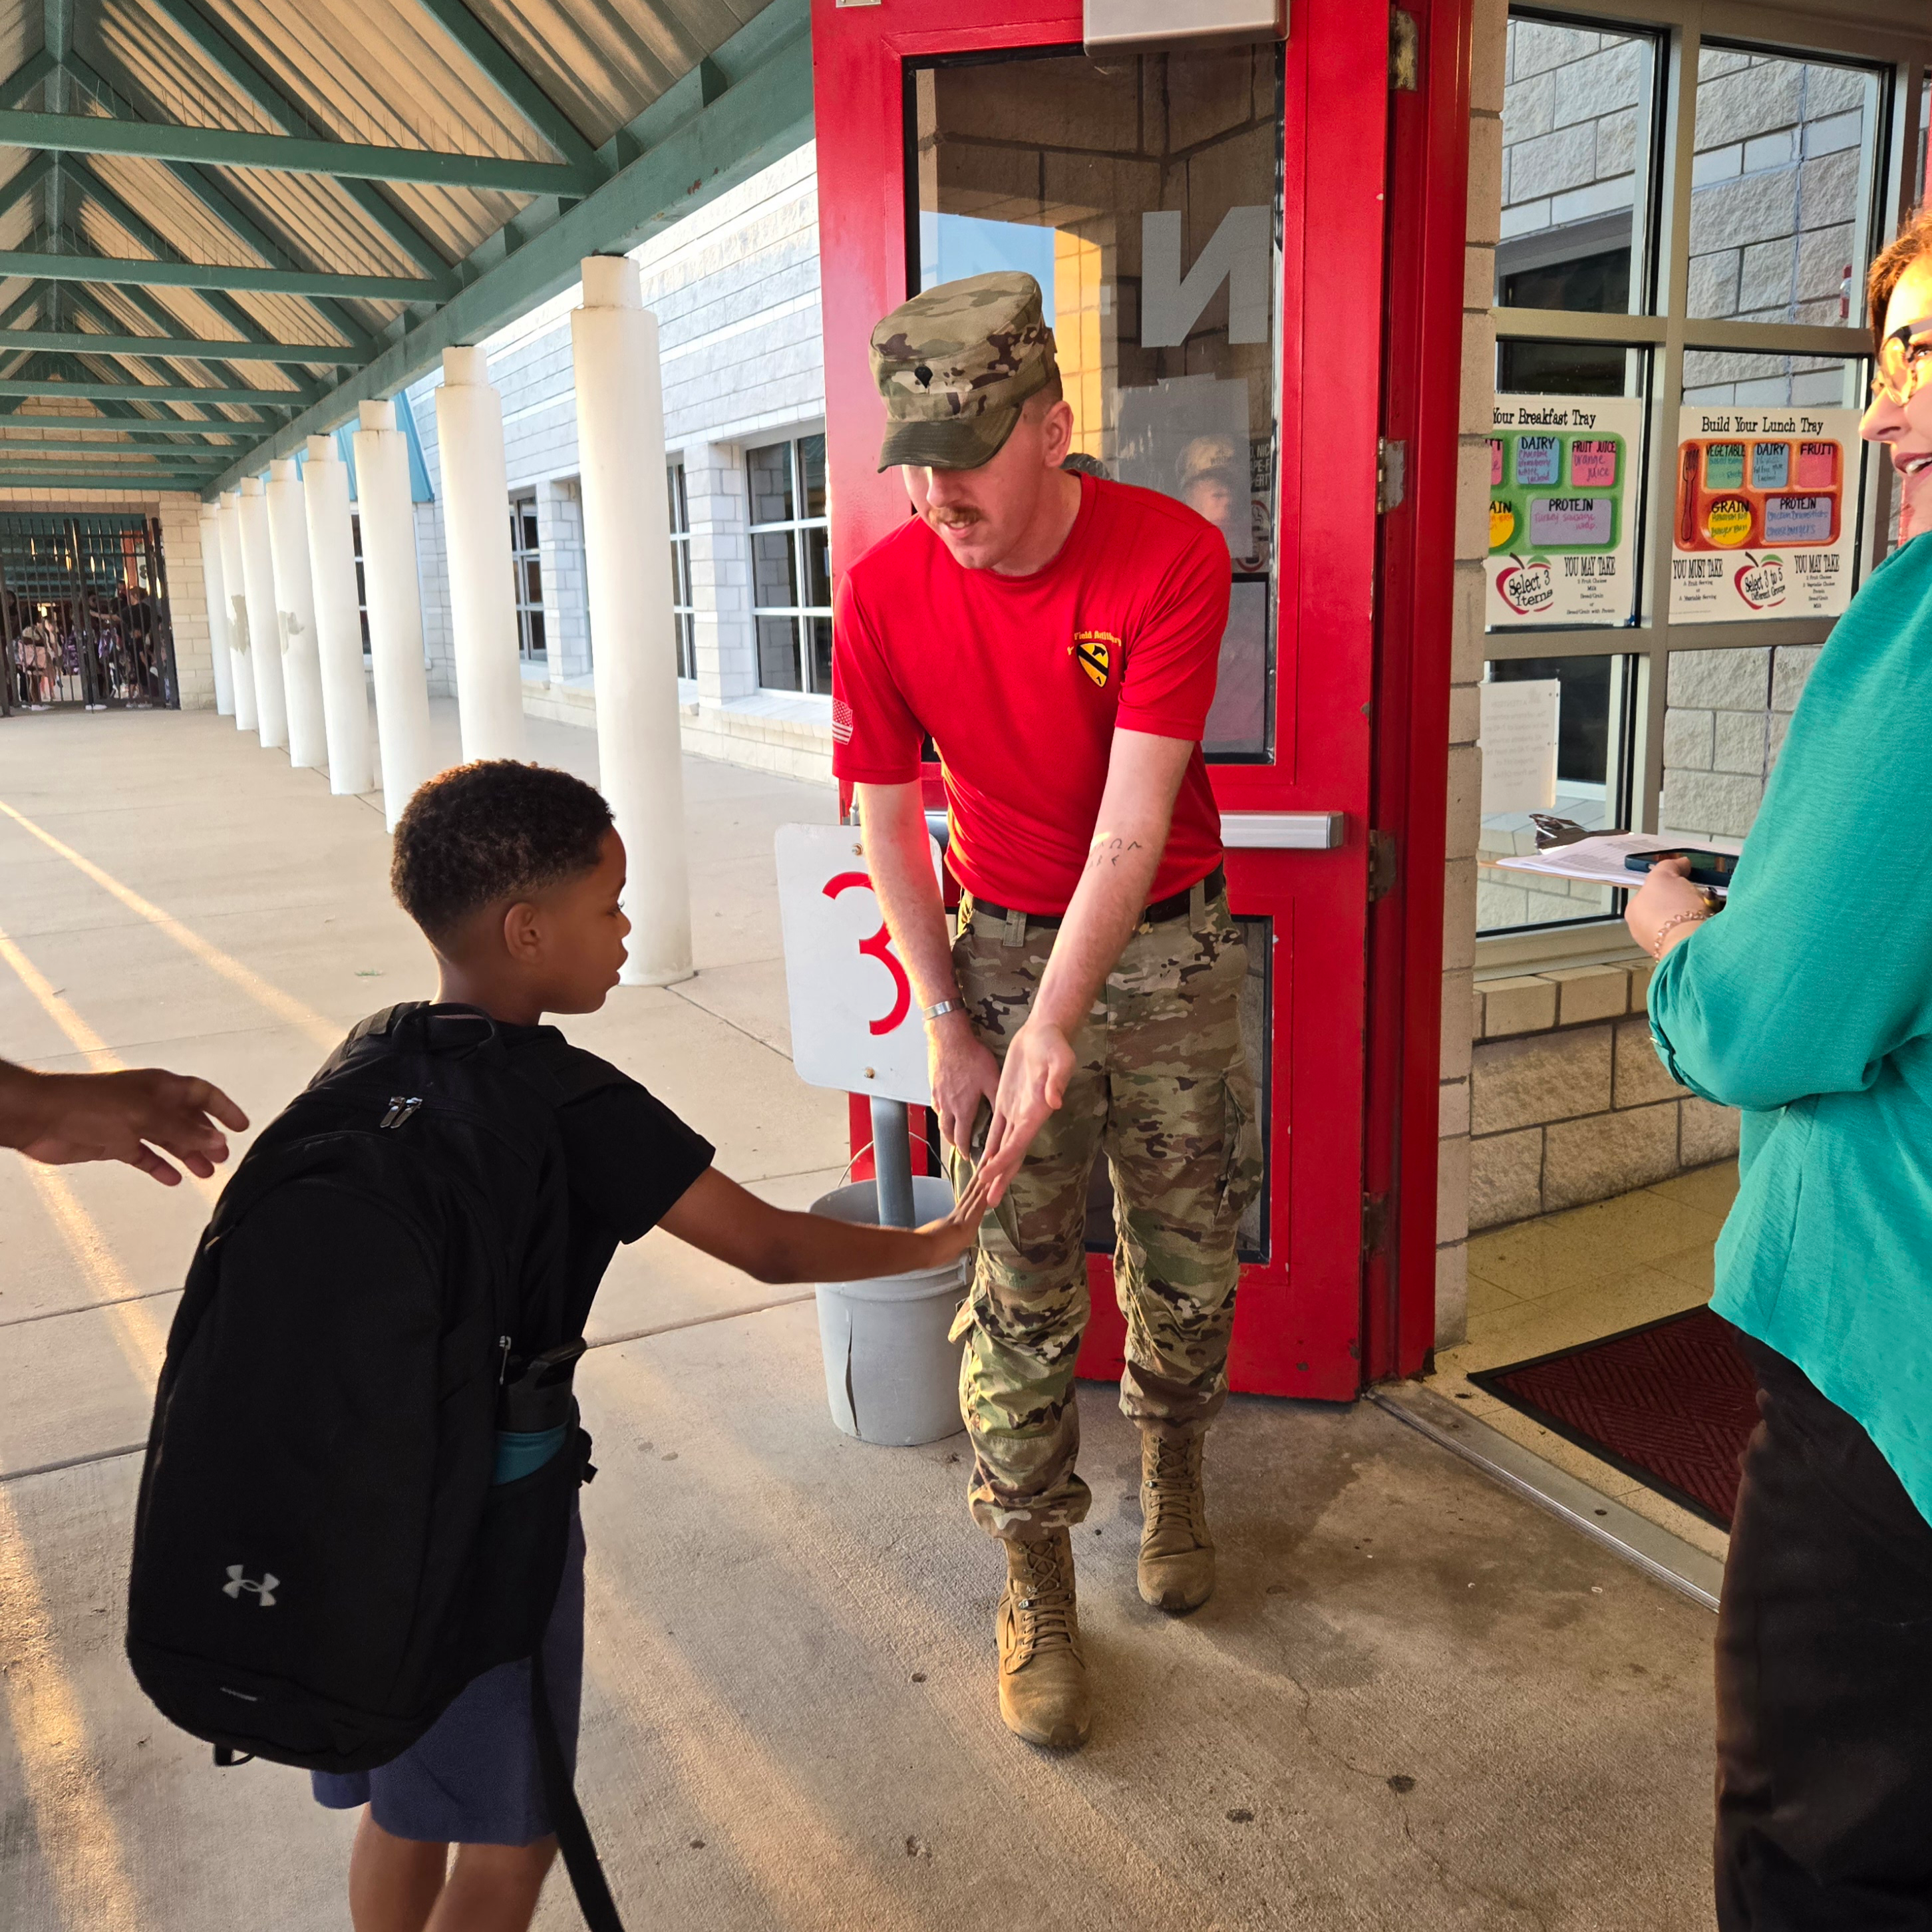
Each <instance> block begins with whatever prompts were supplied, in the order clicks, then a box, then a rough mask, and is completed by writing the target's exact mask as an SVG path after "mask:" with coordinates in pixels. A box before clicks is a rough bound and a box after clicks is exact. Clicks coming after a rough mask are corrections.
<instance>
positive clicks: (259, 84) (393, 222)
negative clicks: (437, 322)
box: [151, 0, 456, 290]
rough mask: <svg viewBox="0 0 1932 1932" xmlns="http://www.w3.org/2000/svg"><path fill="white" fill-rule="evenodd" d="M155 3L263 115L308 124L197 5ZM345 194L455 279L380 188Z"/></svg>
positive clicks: (349, 189)
mask: <svg viewBox="0 0 1932 1932" xmlns="http://www.w3.org/2000/svg"><path fill="white" fill-rule="evenodd" d="M151 5H153V6H154V8H155V10H157V12H158V13H161V14H163V16H164V17H166V19H167V20H169V21H170V22H171V23H172V24H173V26H174V28H175V31H176V32H178V34H180V35H181V37H182V38H183V39H184V40H186V41H187V43H188V44H189V45H190V46H192V47H193V49H194V50H195V51H196V52H197V53H198V54H199V55H201V57H202V59H204V60H205V61H206V62H208V65H210V66H211V67H212V68H214V70H215V71H216V72H217V74H220V76H221V77H222V78H223V80H226V82H227V83H228V84H229V86H231V87H233V89H235V90H236V92H237V93H239V95H241V96H242V98H243V99H244V100H245V101H248V102H249V103H250V104H251V105H252V106H253V107H254V108H255V110H256V111H257V113H260V114H262V115H264V116H266V118H268V119H269V120H271V121H277V122H279V123H280V124H281V129H282V130H283V131H284V133H286V132H287V130H288V129H289V128H290V127H299V126H301V125H302V119H303V116H302V112H301V110H299V108H298V107H296V104H295V103H294V102H293V101H291V100H290V98H289V97H288V96H287V95H286V94H284V92H282V90H281V89H280V88H279V87H278V86H276V84H275V81H274V80H272V78H271V77H269V75H268V74H266V73H264V72H263V70H262V68H260V66H259V65H257V63H256V62H254V60H253V59H252V58H251V57H250V56H249V55H248V54H247V53H246V52H244V50H243V49H242V48H241V47H240V46H237V45H236V43H235V42H234V41H233V40H232V39H230V38H229V35H228V34H227V32H226V30H225V29H224V28H222V27H221V26H220V25H219V24H218V23H217V22H215V21H214V20H211V18H210V17H208V14H207V13H205V12H204V11H203V10H202V8H201V7H199V6H197V5H195V3H194V0H151ZM342 190H343V193H344V194H346V195H347V196H348V198H349V199H350V200H351V201H353V202H354V203H355V204H356V206H357V207H358V208H360V209H361V210H362V212H363V213H364V214H365V215H367V216H368V217H369V219H370V220H371V222H373V223H374V224H375V226H377V228H378V229H380V230H381V231H382V232H383V234H385V235H386V236H388V237H389V239H390V240H391V241H392V242H394V243H395V245H396V246H397V247H398V248H400V249H401V250H402V251H403V253H404V254H405V255H407V257H409V259H410V260H411V261H412V262H413V263H415V264H416V267H417V268H418V269H420V270H421V271H422V272H423V273H424V274H425V275H428V276H430V277H431V278H432V279H433V278H435V277H437V276H439V275H449V263H447V262H446V261H445V260H443V254H442V252H441V251H440V250H439V249H438V248H437V245H436V244H435V243H434V242H432V241H431V239H429V237H428V236H426V235H425V234H424V233H423V232H422V229H419V227H417V226H416V223H414V222H413V221H412V220H410V218H409V217H408V215H407V214H405V213H404V211H403V210H402V209H401V208H398V207H397V206H396V205H395V203H394V202H392V201H390V200H389V199H387V198H386V196H384V195H383V192H382V190H380V188H377V187H372V186H371V184H370V183H368V181H353V180H352V181H344V183H343V184H342ZM455 286H456V284H455V278H454V277H453V276H452V277H450V287H451V288H452V290H453V289H454V288H455Z"/></svg>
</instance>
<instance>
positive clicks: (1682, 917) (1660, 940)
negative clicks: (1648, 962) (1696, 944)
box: [1650, 912, 1711, 959]
mask: <svg viewBox="0 0 1932 1932" xmlns="http://www.w3.org/2000/svg"><path fill="white" fill-rule="evenodd" d="M1710 916H1711V915H1710V914H1709V913H1708V912H1680V913H1673V915H1672V916H1670V918H1669V919H1666V920H1665V921H1664V923H1663V924H1662V925H1661V926H1659V927H1658V929H1657V940H1656V943H1655V944H1654V945H1653V946H1652V947H1651V949H1650V956H1651V957H1652V959H1662V958H1663V957H1664V935H1665V934H1667V932H1670V929H1671V928H1672V927H1673V926H1682V925H1683V924H1684V923H1685V922H1686V921H1687V920H1688V921H1689V922H1690V923H1691V924H1692V925H1693V926H1695V925H1697V924H1698V923H1699V922H1700V921H1702V920H1704V919H1709V917H1710Z"/></svg>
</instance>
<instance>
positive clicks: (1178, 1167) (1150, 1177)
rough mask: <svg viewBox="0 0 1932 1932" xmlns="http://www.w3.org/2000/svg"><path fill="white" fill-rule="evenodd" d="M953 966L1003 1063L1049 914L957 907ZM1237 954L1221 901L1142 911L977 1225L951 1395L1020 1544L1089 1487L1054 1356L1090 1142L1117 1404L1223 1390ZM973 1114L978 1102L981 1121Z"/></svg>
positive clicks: (1188, 1424)
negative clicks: (1108, 1270) (1120, 1326)
mask: <svg viewBox="0 0 1932 1932" xmlns="http://www.w3.org/2000/svg"><path fill="white" fill-rule="evenodd" d="M960 912H961V929H960V934H959V938H958V939H957V940H956V941H955V943H954V945H953V969H954V971H955V972H956V974H958V976H959V986H960V989H961V990H962V992H963V993H964V994H965V1003H966V1009H967V1011H968V1013H970V1014H971V1016H972V1020H973V1025H974V1031H976V1032H977V1034H978V1035H979V1037H980V1040H981V1041H982V1043H983V1044H984V1045H986V1046H987V1047H988V1048H989V1049H991V1050H992V1053H993V1055H994V1057H995V1058H996V1059H998V1060H999V1061H1001V1062H1002V1063H1004V1060H1005V1058H1006V1053H1007V1047H1008V1046H1009V1045H1010V1043H1011V1042H1012V1040H1013V1036H1014V1034H1016V1033H1017V1032H1018V1031H1019V1028H1020V1027H1021V1025H1022V1023H1023V1022H1025V1019H1026V1017H1027V1015H1028V1013H1029V1011H1030V1010H1031V1007H1032V1004H1033V997H1034V993H1035V992H1036V991H1037V989H1038V987H1039V986H1040V978H1041V976H1042V975H1043V974H1044V973H1045V971H1046V962H1047V959H1048V958H1049V955H1050V954H1051V953H1052V950H1053V941H1054V940H1055V938H1056V937H1057V936H1058V929H1057V928H1052V929H1041V928H1040V927H1037V926H1035V927H1034V929H1033V930H1032V931H1031V933H1030V934H1029V933H1028V932H1027V930H1026V927H1025V923H1024V922H1022V921H1021V920H1019V919H1017V918H1016V919H1013V920H1012V921H1010V922H999V921H995V920H994V919H992V918H990V917H989V916H984V915H982V916H980V917H978V918H977V919H976V918H975V917H974V915H973V913H972V910H971V900H970V899H969V900H968V901H966V902H965V904H962V907H961V909H960ZM1246 974H1247V947H1246V945H1245V944H1244V941H1243V939H1242V936H1241V929H1240V928H1239V927H1238V926H1236V925H1235V922H1234V921H1233V920H1232V919H1231V918H1229V915H1228V907H1227V902H1226V899H1225V898H1217V899H1215V900H1214V901H1212V902H1204V901H1203V899H1202V895H1200V894H1199V893H1198V892H1197V893H1196V898H1195V906H1194V914H1193V916H1192V917H1190V918H1186V919H1169V920H1165V921H1163V922H1162V923H1161V924H1160V925H1159V926H1145V925H1143V926H1140V927H1139V928H1137V929H1136V931H1135V932H1134V933H1133V935H1132V937H1131V938H1130V939H1129V940H1128V941H1127V947H1126V949H1125V950H1124V951H1123V952H1122V953H1121V958H1120V960H1119V962H1118V965H1116V966H1115V968H1114V971H1112V974H1109V976H1108V980H1107V983H1106V986H1105V988H1104V989H1103V991H1102V993H1101V995H1100V998H1099V999H1098V1000H1097V1001H1095V1003H1094V1009H1093V1011H1092V1013H1091V1014H1090V1015H1089V1016H1088V1020H1087V1022H1086V1024H1085V1025H1084V1026H1082V1028H1081V1029H1080V1030H1079V1033H1078V1034H1076V1036H1075V1037H1074V1039H1073V1052H1074V1056H1075V1060H1076V1071H1075V1073H1074V1075H1073V1079H1072V1080H1071V1081H1070V1082H1069V1083H1068V1086H1067V1099H1066V1101H1065V1103H1064V1105H1063V1106H1061V1109H1060V1110H1059V1111H1058V1112H1057V1113H1055V1114H1052V1115H1049V1116H1048V1118H1047V1121H1046V1125H1045V1126H1044V1127H1042V1128H1041V1130H1040V1134H1039V1137H1038V1138H1037V1139H1036V1140H1035V1141H1034V1144H1033V1145H1032V1147H1031V1148H1030V1149H1029V1150H1028V1153H1027V1157H1026V1160H1025V1163H1024V1164H1023V1165H1022V1167H1021V1169H1020V1171H1019V1173H1018V1175H1016V1176H1015V1178H1014V1180H1013V1185H1012V1187H1010V1189H1009V1190H1008V1192H1007V1197H1006V1199H1004V1201H1002V1202H1001V1204H1000V1205H999V1207H998V1208H997V1209H996V1210H995V1212H994V1214H992V1216H989V1217H988V1219H987V1220H986V1223H984V1224H983V1226H982V1228H981V1229H980V1254H979V1263H978V1267H977V1270H976V1271H975V1273H974V1282H973V1289H972V1293H971V1295H970V1296H969V1298H968V1300H967V1302H966V1304H965V1306H964V1307H962V1309H961V1310H960V1313H959V1322H957V1323H956V1325H955V1328H954V1331H953V1332H954V1334H955V1335H956V1336H957V1335H959V1334H965V1336H966V1337H967V1343H966V1349H965V1360H964V1361H963V1363H962V1366H961V1370H960V1384H959V1398H960V1409H961V1411H962V1414H963V1415H964V1416H965V1422H966V1427H967V1428H968V1430H969V1431H970V1432H971V1435H972V1438H973V1476H972V1481H971V1487H970V1488H969V1489H968V1505H969V1506H970V1508H971V1511H972V1513H973V1517H974V1520H975V1521H976V1522H977V1523H979V1524H980V1526H981V1527H982V1528H983V1529H986V1530H987V1531H989V1532H991V1533H992V1535H995V1536H998V1537H1004V1538H1011V1539H1013V1540H1014V1541H1019V1542H1025V1541H1029V1540H1033V1539H1036V1538H1039V1537H1041V1536H1043V1535H1046V1533H1047V1532H1049V1531H1052V1530H1055V1529H1061V1528H1063V1527H1064V1526H1067V1525H1070V1524H1073V1523H1078V1522H1079V1521H1080V1520H1081V1519H1082V1517H1085V1515H1086V1514H1087V1507H1088V1502H1090V1501H1091V1496H1090V1493H1089V1491H1088V1487H1087V1485H1086V1484H1085V1483H1083V1482H1082V1481H1081V1480H1080V1478H1079V1476H1078V1475H1076V1473H1075V1471H1074V1463H1075V1460H1076V1456H1077V1454H1078V1453H1079V1446H1080V1418H1079V1411H1078V1410H1077V1409H1076V1407H1075V1406H1074V1400H1073V1364H1074V1358H1075V1357H1076V1355H1077V1354H1078V1352H1079V1347H1080V1337H1081V1334H1082V1331H1084V1330H1085V1328H1086V1326H1087V1315H1088V1296H1087V1256H1086V1251H1085V1232H1086V1220H1087V1196H1088V1183H1089V1179H1090V1177H1091V1174H1092V1172H1093V1166H1094V1158H1095V1157H1096V1155H1097V1154H1099V1153H1100V1151H1101V1150H1102V1149H1103V1148H1104V1149H1105V1150H1106V1156H1107V1162H1108V1166H1109V1169H1110V1170H1111V1172H1112V1178H1113V1184H1114V1199H1115V1209H1114V1219H1115V1238H1116V1248H1115V1262H1114V1280H1115V1288H1116V1291H1117V1293H1118V1298H1119V1301H1120V1304H1121V1313H1123V1314H1124V1316H1126V1317H1127V1369H1126V1372H1125V1373H1124V1375H1123V1376H1121V1408H1122V1409H1124V1411H1125V1412H1126V1413H1127V1415H1130V1417H1132V1418H1133V1420H1134V1421H1136V1422H1137V1423H1138V1424H1140V1425H1141V1427H1142V1428H1143V1429H1151V1430H1160V1431H1163V1432H1166V1433H1170V1434H1172V1435H1174V1436H1181V1437H1187V1436H1196V1435H1198V1434H1199V1433H1201V1432H1202V1430H1205V1429H1206V1427H1208V1424H1209V1422H1210V1421H1212V1420H1213V1418H1214V1415H1215V1414H1216V1412H1217V1411H1218V1410H1219V1409H1220V1406H1221V1405H1222V1403H1223V1401H1225V1400H1226V1397H1227V1391H1228V1382H1227V1359H1228V1335H1229V1329H1230V1328H1232V1325H1233V1322H1234V1317H1235V1278H1236V1275H1237V1274H1238V1266H1237V1263H1236V1261H1235V1237H1236V1232H1237V1229H1238V1226H1239V1223H1240V1221H1241V1214H1242V1211H1243V1210H1244V1208H1246V1207H1247V1204H1248V1202H1250V1200H1252V1199H1253V1197H1254V1195H1255V1193H1256V1190H1257V1189H1258V1188H1259V1186H1260V1184H1261V1151H1260V1147H1261V1143H1260V1133H1259V1127H1258V1126H1257V1124H1256V1119H1255V1103H1254V1082H1253V1078H1252V1076H1251V1075H1250V1072H1249V1069H1248V1065H1247V1057H1246V1055H1245V1053H1244V1050H1243V1047H1242V1042H1241V1007H1240V1001H1241V986H1242V982H1243V980H1244V978H1245V977H1246Z"/></svg>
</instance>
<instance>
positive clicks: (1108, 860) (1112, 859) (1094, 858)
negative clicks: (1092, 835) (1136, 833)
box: [1087, 832, 1143, 872]
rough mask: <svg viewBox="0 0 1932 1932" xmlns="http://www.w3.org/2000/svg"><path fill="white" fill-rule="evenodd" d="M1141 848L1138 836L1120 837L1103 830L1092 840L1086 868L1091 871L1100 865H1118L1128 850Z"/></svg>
mask: <svg viewBox="0 0 1932 1932" xmlns="http://www.w3.org/2000/svg"><path fill="white" fill-rule="evenodd" d="M1142 849H1143V847H1142V842H1141V841H1140V840H1139V839H1138V838H1119V837H1117V836H1116V835H1115V834H1113V833H1112V832H1102V833H1101V834H1100V835H1099V837H1098V838H1096V839H1095V840H1094V844H1093V849H1092V850H1091V852H1090V853H1088V859H1087V869H1088V871H1090V872H1091V871H1097V870H1098V868H1100V867H1101V866H1103V865H1118V864H1119V863H1120V862H1121V860H1122V859H1124V858H1125V857H1126V856H1127V854H1128V853H1130V852H1139V851H1140V850H1142Z"/></svg>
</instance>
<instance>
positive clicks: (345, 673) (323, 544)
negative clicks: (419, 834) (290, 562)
mask: <svg viewBox="0 0 1932 1932" xmlns="http://www.w3.org/2000/svg"><path fill="white" fill-rule="evenodd" d="M302 509H303V511H304V513H305V517H306V519H307V521H308V564H309V590H310V595H311V598H312V599H313V601H314V605H315V638H316V651H317V656H318V657H319V658H320V661H321V667H322V711H323V722H324V724H325V725H326V727H327V730H328V736H329V790H331V791H332V792H336V793H341V794H343V795H344V796H348V795H351V794H353V793H357V792H365V791H374V790H375V789H376V769H375V765H374V761H373V759H372V757H371V750H370V745H369V687H368V684H367V682H365V679H364V678H363V675H362V616H361V615H360V613H359V599H358V598H357V597H356V535H355V532H353V530H352V529H350V526H349V466H348V464H347V463H344V461H343V460H342V458H341V456H340V455H338V453H337V451H336V447H335V437H332V436H312V437H310V438H309V440H308V468H307V469H306V470H305V472H303V476H302Z"/></svg>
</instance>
